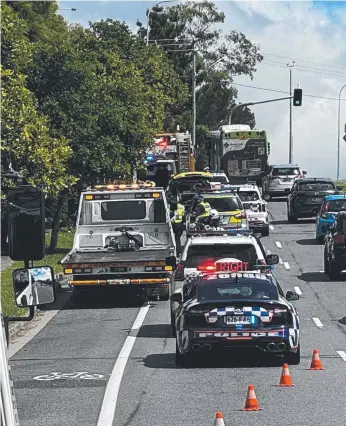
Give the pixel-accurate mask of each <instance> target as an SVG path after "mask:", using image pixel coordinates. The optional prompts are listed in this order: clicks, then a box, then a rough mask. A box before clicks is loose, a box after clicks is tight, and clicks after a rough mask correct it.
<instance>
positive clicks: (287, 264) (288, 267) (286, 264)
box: [284, 262, 291, 271]
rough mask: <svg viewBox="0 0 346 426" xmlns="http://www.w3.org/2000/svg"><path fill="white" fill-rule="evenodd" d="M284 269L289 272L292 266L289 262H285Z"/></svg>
mask: <svg viewBox="0 0 346 426" xmlns="http://www.w3.org/2000/svg"><path fill="white" fill-rule="evenodd" d="M284 267H285V268H286V269H287V271H289V270H290V269H291V267H290V264H289V263H288V262H284Z"/></svg>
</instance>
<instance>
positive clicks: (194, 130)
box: [192, 43, 196, 149]
mask: <svg viewBox="0 0 346 426" xmlns="http://www.w3.org/2000/svg"><path fill="white" fill-rule="evenodd" d="M192 146H193V149H196V49H195V43H194V44H193V69H192Z"/></svg>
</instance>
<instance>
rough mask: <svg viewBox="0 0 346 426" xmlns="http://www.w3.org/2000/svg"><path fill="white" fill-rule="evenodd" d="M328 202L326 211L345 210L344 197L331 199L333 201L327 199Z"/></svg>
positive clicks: (345, 202)
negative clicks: (342, 198)
mask: <svg viewBox="0 0 346 426" xmlns="http://www.w3.org/2000/svg"><path fill="white" fill-rule="evenodd" d="M327 203H328V212H334V213H337V212H341V211H343V210H346V198H345V199H344V200H333V201H329V202H328V201H327Z"/></svg>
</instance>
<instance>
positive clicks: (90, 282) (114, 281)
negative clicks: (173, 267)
mask: <svg viewBox="0 0 346 426" xmlns="http://www.w3.org/2000/svg"><path fill="white" fill-rule="evenodd" d="M169 281H170V280H169V278H144V279H141V278H133V279H129V278H125V279H121V278H117V279H111V280H85V281H82V280H71V281H68V283H69V284H70V285H77V286H78V285H107V284H115V285H125V284H168V283H169Z"/></svg>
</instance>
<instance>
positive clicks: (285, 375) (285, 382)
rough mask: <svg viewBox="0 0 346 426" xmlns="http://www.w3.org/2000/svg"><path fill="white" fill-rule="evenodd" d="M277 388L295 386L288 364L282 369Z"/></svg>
mask: <svg viewBox="0 0 346 426" xmlns="http://www.w3.org/2000/svg"><path fill="white" fill-rule="evenodd" d="M276 386H280V387H285V386H295V385H294V384H293V383H292V379H291V375H290V370H289V369H288V364H284V365H283V367H282V373H281V379H280V383H279V384H278V385H276Z"/></svg>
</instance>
